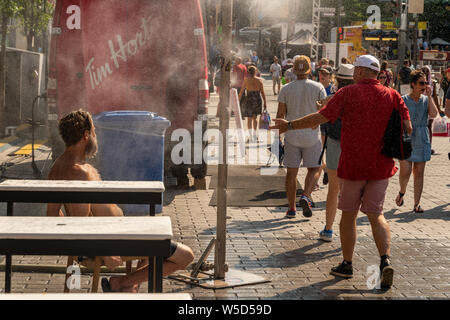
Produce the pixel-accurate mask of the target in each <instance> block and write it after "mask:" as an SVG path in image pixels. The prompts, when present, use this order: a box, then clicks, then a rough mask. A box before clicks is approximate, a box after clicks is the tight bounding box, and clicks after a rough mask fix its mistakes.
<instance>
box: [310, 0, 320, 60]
mask: <svg viewBox="0 0 450 320" xmlns="http://www.w3.org/2000/svg"><path fill="white" fill-rule="evenodd" d="M312 24H313V33H312V38H311V55H310V57H311V61H315V62H316V63H317V62H318V61H319V31H320V0H313V12H312Z"/></svg>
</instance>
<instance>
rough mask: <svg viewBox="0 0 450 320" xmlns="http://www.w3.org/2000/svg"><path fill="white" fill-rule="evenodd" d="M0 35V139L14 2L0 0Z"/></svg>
mask: <svg viewBox="0 0 450 320" xmlns="http://www.w3.org/2000/svg"><path fill="white" fill-rule="evenodd" d="M0 10H1V14H0V35H1V53H0V137H1V136H3V133H4V132H5V130H4V128H5V126H6V122H5V121H6V106H5V89H6V66H5V62H6V36H7V35H8V24H9V22H10V19H11V18H14V16H15V15H16V14H17V11H18V3H17V1H16V0H0Z"/></svg>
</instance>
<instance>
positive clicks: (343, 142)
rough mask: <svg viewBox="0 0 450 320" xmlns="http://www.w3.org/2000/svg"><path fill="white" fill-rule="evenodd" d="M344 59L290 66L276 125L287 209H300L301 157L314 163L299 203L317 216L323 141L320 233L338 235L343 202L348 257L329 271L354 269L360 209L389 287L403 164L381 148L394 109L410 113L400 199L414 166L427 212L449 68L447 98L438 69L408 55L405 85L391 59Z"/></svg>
mask: <svg viewBox="0 0 450 320" xmlns="http://www.w3.org/2000/svg"><path fill="white" fill-rule="evenodd" d="M341 62H342V64H341V65H340V67H339V68H338V69H337V70H335V69H334V68H332V67H331V66H329V64H327V61H326V60H325V59H323V60H321V61H320V62H319V66H318V67H316V70H317V72H316V73H315V74H314V73H313V72H312V68H311V62H310V60H309V58H308V57H306V56H298V57H294V61H293V67H292V69H289V70H287V71H286V72H285V77H286V79H287V81H286V83H287V84H286V85H285V86H283V87H282V88H281V90H280V92H279V96H278V112H277V118H276V119H275V125H274V126H272V127H271V129H276V130H279V132H280V134H285V140H284V141H285V147H284V151H285V160H284V166H285V167H286V168H287V174H286V195H287V198H288V202H289V208H288V210H287V212H286V217H287V218H294V217H296V190H295V184H294V182H293V181H295V179H296V177H297V173H298V169H299V167H300V164H302V166H303V167H306V168H307V169H308V171H307V174H306V178H305V185H304V191H303V194H302V195H301V196H300V199H299V202H298V206H299V207H301V209H302V212H303V216H305V217H311V215H312V208H313V207H314V206H315V205H314V201H313V198H312V196H311V191H312V190H313V186H314V185H315V184H316V183H317V182H318V180H319V177H320V175H319V174H318V173H319V170H320V168H321V166H320V163H321V159H320V158H321V157H322V155H323V151H322V153H321V152H320V149H321V147H322V146H323V148H324V149H326V161H324V162H323V163H324V164H325V167H326V176H327V179H326V180H327V182H328V184H329V186H328V194H327V201H326V219H325V220H326V221H325V227H324V229H323V230H322V231H320V234H319V236H320V238H321V239H322V240H325V241H332V239H333V224H334V220H335V216H336V212H337V209H340V210H341V211H342V216H341V221H340V225H339V230H340V241H341V245H342V252H343V261H342V263H341V264H339V265H338V266H336V267H334V268H332V269H331V272H330V273H331V274H333V275H336V276H340V277H345V278H351V277H352V276H353V266H352V257H353V252H354V247H355V243H356V217H357V214H358V212H359V211H361V212H363V213H365V214H366V215H367V216H368V218H369V221H370V224H371V227H372V232H373V236H374V240H375V243H376V246H377V248H378V252H379V256H380V274H381V286H382V287H384V288H389V287H390V286H391V285H392V282H393V273H394V269H393V266H392V264H391V258H390V257H391V251H390V230H389V225H388V223H387V221H386V219H385V218H384V215H383V205H384V200H385V195H386V190H387V187H388V183H389V179H390V178H391V177H392V176H394V175H395V173H396V172H397V171H398V168H397V167H396V165H395V162H394V159H393V158H390V157H387V156H385V155H383V154H382V152H381V150H382V148H383V137H384V134H385V131H386V127H387V124H388V122H389V120H390V117H391V114H392V112H393V109H395V110H397V111H398V112H399V113H400V115H401V117H402V119H403V126H404V128H405V129H406V131H407V133H408V135H409V136H410V139H411V145H412V154H411V156H410V157H409V158H407V159H405V160H401V161H400V162H399V167H400V170H399V182H400V190H399V193H398V196H397V198H396V199H395V202H396V204H397V205H398V206H402V205H403V204H404V199H403V197H404V195H405V193H406V188H407V184H408V181H409V178H410V176H411V173H413V177H414V203H413V205H412V208H413V210H412V211H413V212H415V213H422V212H424V209H423V208H422V207H421V205H420V200H421V195H422V190H423V188H424V171H425V164H426V162H427V161H430V159H431V155H432V149H431V137H432V132H431V129H430V128H431V125H432V121H433V119H434V118H436V117H441V116H444V113H445V114H446V115H447V116H450V100H449V99H450V89H448V82H449V80H450V68H449V69H448V70H447V72H446V78H445V80H444V79H443V80H441V88H442V83H444V84H445V83H446V84H447V87H446V88H445V87H444V88H443V89H446V95H445V97H444V99H443V101H442V104H440V102H441V101H440V99H439V98H438V97H437V87H436V81H433V80H432V77H431V69H430V68H429V67H427V66H424V67H423V68H419V69H416V70H413V69H411V68H410V64H409V61H405V65H404V67H403V68H402V69H401V70H400V72H399V73H398V75H397V77H398V78H399V80H400V85H401V93H400V92H398V91H397V90H395V89H394V86H395V77H394V74H393V72H392V71H391V70H390V69H389V68H388V64H387V63H386V62H382V63H380V62H379V60H378V59H377V58H376V57H374V56H372V55H363V56H360V57H358V58H357V59H356V61H355V63H354V64H353V65H352V64H348V63H345V62H348V61H345V60H344V61H341ZM406 69H408V70H406ZM291 73H292V75H293V76H291ZM294 76H295V77H294ZM441 105H442V106H443V107H444V108H445V110H444V108H443V109H441V107H440V106H441ZM319 128H320V129H319ZM321 137H322V138H321ZM324 178H325V173H324ZM324 180H325V179H324ZM425 210H426V209H425Z"/></svg>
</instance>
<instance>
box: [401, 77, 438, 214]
mask: <svg viewBox="0 0 450 320" xmlns="http://www.w3.org/2000/svg"><path fill="white" fill-rule="evenodd" d="M402 98H403V100H404V101H405V104H406V106H407V107H408V110H409V114H410V116H411V122H412V127H413V132H412V136H411V144H412V154H411V156H410V157H409V158H408V159H406V160H402V161H400V174H399V182H400V192H399V193H398V196H397V198H396V199H395V202H396V204H397V205H398V206H402V205H403V203H404V201H403V197H404V195H405V193H406V187H407V186H408V182H409V178H410V177H411V173H413V175H414V209H413V211H414V212H417V213H421V212H423V209H422V207H421V206H420V199H421V196H422V190H423V183H424V173H425V164H426V162H427V161H430V159H431V140H430V137H429V133H428V128H427V122H428V119H429V118H435V117H436V116H437V114H438V109H437V108H436V105H435V104H434V101H433V100H434V99H433V98H432V94H431V88H430V87H429V85H428V82H427V78H426V74H425V73H423V72H422V71H420V70H416V71H413V72H412V73H411V92H410V93H409V94H408V95H404V96H403V97H402Z"/></svg>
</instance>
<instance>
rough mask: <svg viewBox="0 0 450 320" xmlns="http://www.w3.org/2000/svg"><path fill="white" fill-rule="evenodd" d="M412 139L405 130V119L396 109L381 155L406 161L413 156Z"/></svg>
mask: <svg viewBox="0 0 450 320" xmlns="http://www.w3.org/2000/svg"><path fill="white" fill-rule="evenodd" d="M411 152H412V145H411V137H410V136H408V134H407V132H406V130H405V129H404V128H403V119H402V116H401V115H400V113H399V112H398V111H397V110H396V109H395V108H394V109H393V110H392V114H391V118H390V119H389V123H388V125H387V127H386V131H385V132H384V137H383V149H382V150H381V153H382V154H384V155H385V156H387V157H389V158H395V159H398V160H406V159H408V158H409V157H410V156H411Z"/></svg>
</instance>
